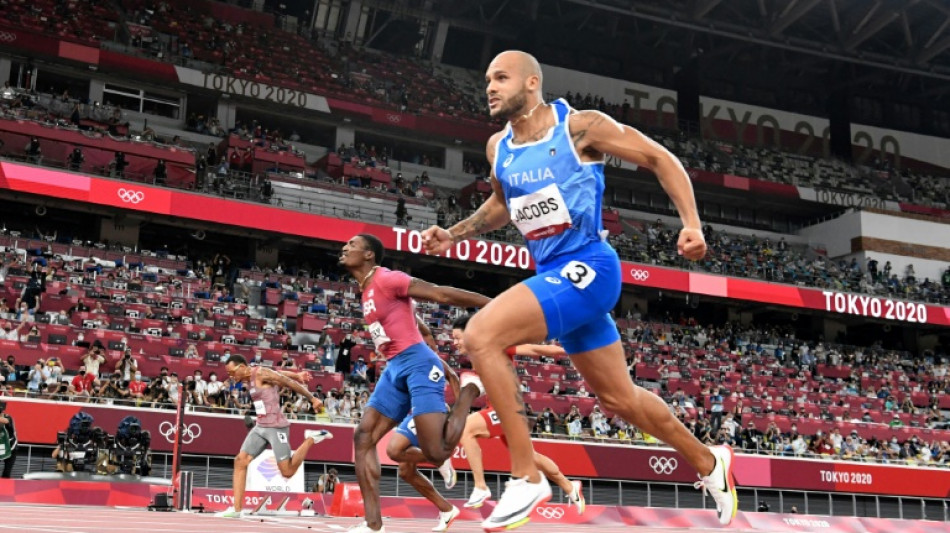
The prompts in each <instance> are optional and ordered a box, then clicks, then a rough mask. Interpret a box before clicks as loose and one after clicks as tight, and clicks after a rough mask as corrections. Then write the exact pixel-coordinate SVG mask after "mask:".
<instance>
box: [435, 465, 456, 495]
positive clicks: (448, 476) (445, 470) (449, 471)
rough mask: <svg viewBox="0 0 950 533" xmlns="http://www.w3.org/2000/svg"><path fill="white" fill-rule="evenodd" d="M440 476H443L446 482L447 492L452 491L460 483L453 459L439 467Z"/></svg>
mask: <svg viewBox="0 0 950 533" xmlns="http://www.w3.org/2000/svg"><path fill="white" fill-rule="evenodd" d="M439 474H441V475H442V479H443V480H444V481H445V490H452V487H454V486H455V483H456V482H457V481H458V474H456V473H455V467H453V466H452V458H451V457H449V458H448V459H446V460H445V462H444V463H442V466H440V467H439Z"/></svg>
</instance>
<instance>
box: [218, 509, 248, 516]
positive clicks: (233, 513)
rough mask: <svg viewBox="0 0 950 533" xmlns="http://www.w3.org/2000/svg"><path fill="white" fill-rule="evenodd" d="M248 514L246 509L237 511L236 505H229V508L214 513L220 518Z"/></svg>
mask: <svg viewBox="0 0 950 533" xmlns="http://www.w3.org/2000/svg"><path fill="white" fill-rule="evenodd" d="M247 515H248V512H247V511H245V510H244V509H241V510H240V511H235V510H234V506H231V507H228V508H227V509H225V510H223V511H220V512H217V513H214V516H217V517H218V518H241V517H244V516H247Z"/></svg>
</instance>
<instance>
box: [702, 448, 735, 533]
mask: <svg viewBox="0 0 950 533" xmlns="http://www.w3.org/2000/svg"><path fill="white" fill-rule="evenodd" d="M709 451H711V452H712V454H713V457H715V458H716V465H715V466H714V467H713V470H712V472H710V473H709V475H708V476H705V477H702V478H700V481H697V482H696V483H695V484H694V485H693V486H694V487H696V488H697V489H703V492H705V493H706V494H709V495H710V496H712V498H713V500H715V501H716V511H717V512H718V513H719V523H720V524H722V525H724V526H727V525H729V523H730V522H732V519H733V518H735V517H736V511H737V510H738V509H739V497H738V496H736V478H735V476H733V474H732V460H733V458H734V457H735V455H734V454H733V452H732V447H731V446H727V445H722V446H710V447H709Z"/></svg>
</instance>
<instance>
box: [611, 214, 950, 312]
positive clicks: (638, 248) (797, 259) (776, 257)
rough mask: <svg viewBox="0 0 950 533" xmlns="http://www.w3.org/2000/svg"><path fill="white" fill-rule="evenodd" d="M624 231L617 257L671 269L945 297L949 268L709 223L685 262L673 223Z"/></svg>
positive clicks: (617, 240)
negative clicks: (698, 256)
mask: <svg viewBox="0 0 950 533" xmlns="http://www.w3.org/2000/svg"><path fill="white" fill-rule="evenodd" d="M625 222H626V227H625V228H624V229H625V231H624V233H619V234H612V235H611V236H610V241H611V243H612V244H613V245H614V247H615V248H617V251H618V253H619V254H620V257H621V258H622V259H626V260H629V261H635V262H640V263H647V264H658V265H663V266H670V267H676V268H701V269H702V270H705V271H706V272H710V273H713V274H723V275H727V276H736V277H748V278H756V279H761V280H766V281H774V282H778V283H789V284H796V285H803V286H809V287H818V288H823V289H832V290H836V291H841V292H855V293H861V294H871V295H876V296H886V297H892V298H903V299H907V300H914V301H925V302H935V303H941V304H946V303H948V302H950V267H948V268H947V269H946V270H944V271H943V272H942V274H941V276H940V279H929V278H921V277H919V276H917V275H916V273H915V271H914V265H913V264H908V265H907V266H906V267H904V269H903V271H902V272H898V271H897V270H896V269H894V268H893V267H892V266H891V263H890V261H886V262H885V263H884V264H883V265H881V264H880V263H879V261H878V260H876V259H874V258H873V257H871V258H869V259H868V260H867V261H866V262H865V263H864V264H861V263H859V262H858V261H857V259H854V258H852V259H851V260H850V261H846V260H844V259H839V260H834V259H832V258H829V257H828V256H827V254H825V253H823V252H822V251H821V250H815V249H812V248H809V247H803V246H800V245H798V246H796V245H790V244H789V243H787V242H786V241H785V239H784V238H779V240H777V241H773V240H772V239H769V238H760V237H756V236H755V235H737V234H730V233H729V232H727V231H724V230H716V229H714V228H713V227H712V226H710V225H706V226H705V227H704V228H703V234H704V236H705V237H706V241H707V242H708V243H709V253H708V254H707V255H706V257H705V258H704V259H702V260H701V261H698V262H696V263H691V262H689V261H686V260H684V259H682V258H681V257H679V256H677V255H676V254H675V253H674V250H675V249H676V237H677V231H678V229H677V228H674V227H671V226H668V225H666V224H664V223H663V222H662V221H661V220H659V219H658V220H656V221H655V222H654V223H652V224H648V223H644V222H639V221H625Z"/></svg>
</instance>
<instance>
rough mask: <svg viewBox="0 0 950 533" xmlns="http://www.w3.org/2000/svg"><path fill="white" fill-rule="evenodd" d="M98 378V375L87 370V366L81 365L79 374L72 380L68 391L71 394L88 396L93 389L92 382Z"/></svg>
mask: <svg viewBox="0 0 950 533" xmlns="http://www.w3.org/2000/svg"><path fill="white" fill-rule="evenodd" d="M95 380H96V376H95V375H93V374H89V373H87V372H86V367H84V366H82V367H79V374H77V375H76V376H74V377H73V379H72V381H71V382H70V383H69V388H68V389H67V391H68V392H69V394H70V396H86V397H88V396H89V394H90V390H91V389H92V384H93V382H94V381H95Z"/></svg>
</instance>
